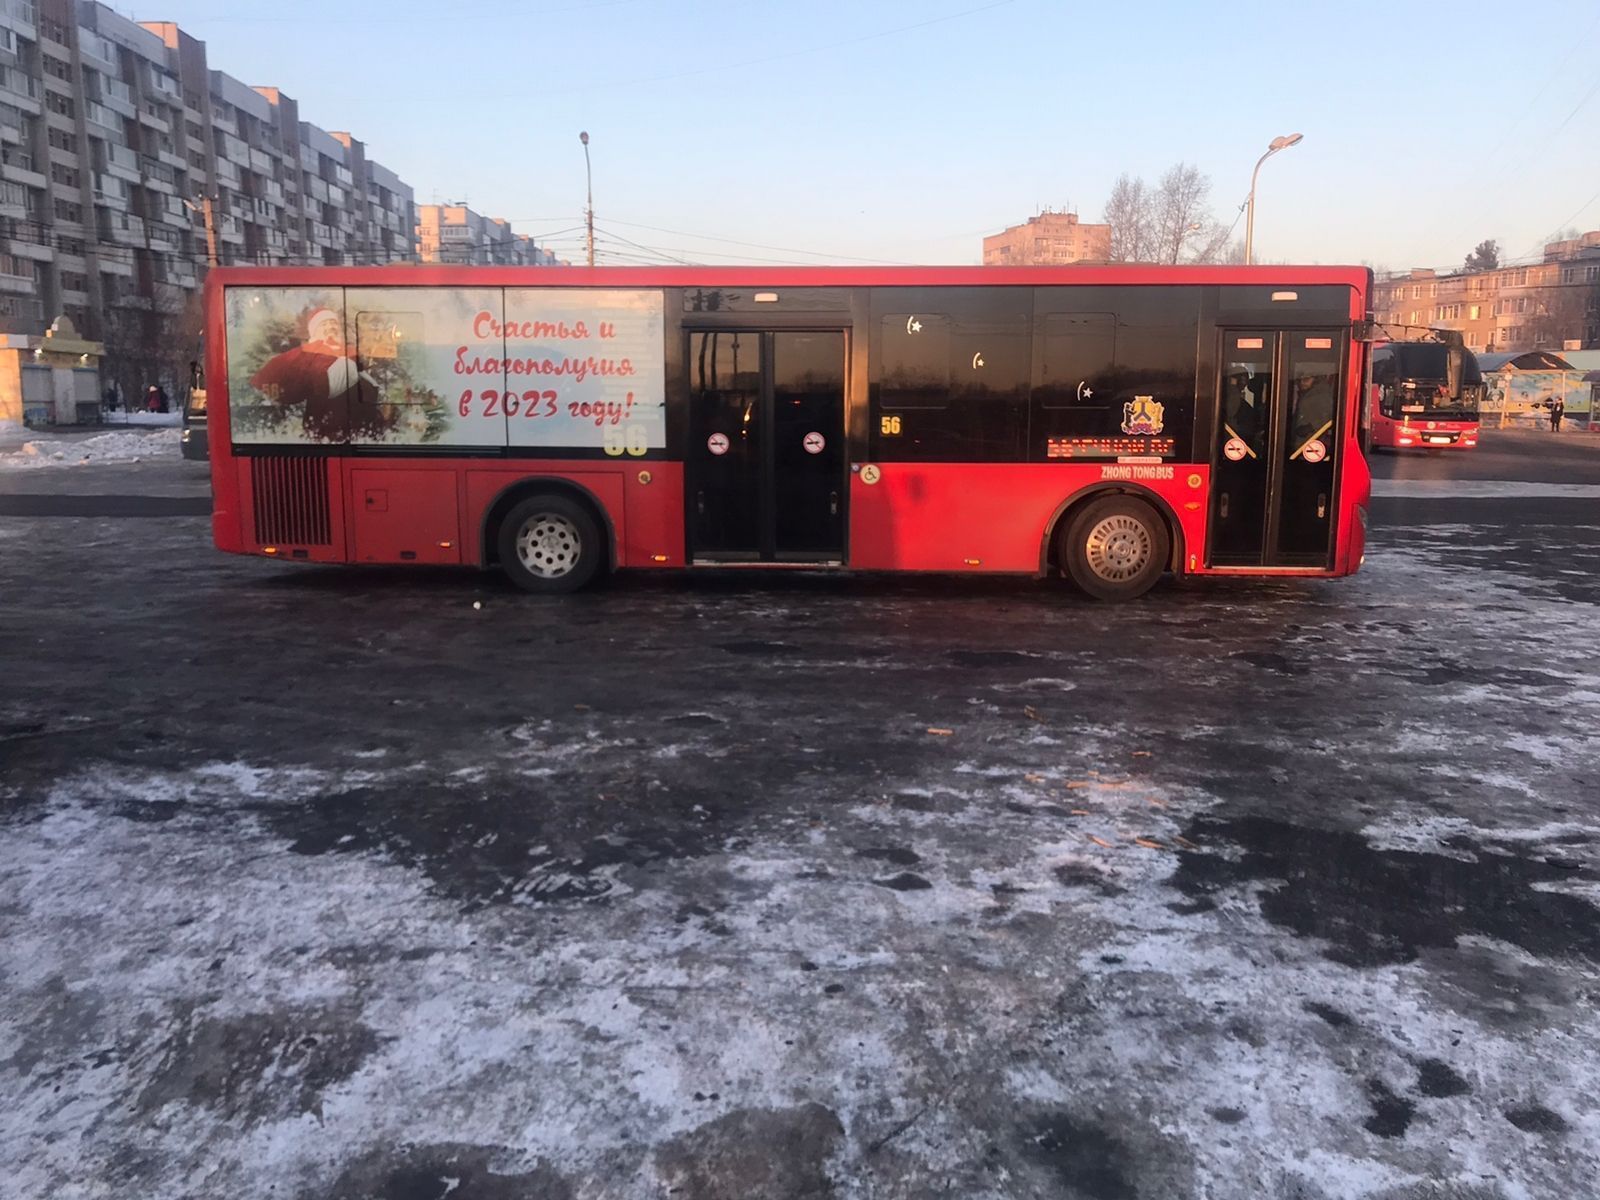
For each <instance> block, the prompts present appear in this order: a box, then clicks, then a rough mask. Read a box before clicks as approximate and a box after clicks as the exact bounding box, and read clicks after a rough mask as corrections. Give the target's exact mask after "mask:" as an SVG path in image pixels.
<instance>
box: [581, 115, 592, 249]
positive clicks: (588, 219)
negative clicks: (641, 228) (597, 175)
mask: <svg viewBox="0 0 1600 1200" xmlns="http://www.w3.org/2000/svg"><path fill="white" fill-rule="evenodd" d="M578 140H579V141H580V142H582V143H583V178H584V183H585V185H586V188H587V191H588V197H589V208H588V210H587V212H586V213H585V217H584V223H585V224H586V225H587V226H588V228H589V265H590V266H591V267H592V266H594V174H593V172H591V171H590V169H589V135H588V133H587V132H584V133H580V134H579V135H578Z"/></svg>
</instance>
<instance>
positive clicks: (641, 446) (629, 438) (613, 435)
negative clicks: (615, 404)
mask: <svg viewBox="0 0 1600 1200" xmlns="http://www.w3.org/2000/svg"><path fill="white" fill-rule="evenodd" d="M600 445H601V447H602V448H603V449H604V450H605V452H606V453H607V454H609V455H611V456H612V457H613V458H619V457H621V456H622V455H624V454H629V455H632V456H633V457H634V458H643V457H644V456H645V454H646V453H647V452H648V451H649V449H650V435H649V433H648V432H646V430H645V427H644V426H643V425H624V426H621V427H618V426H616V425H608V426H606V430H605V433H604V434H602V435H601V442H600Z"/></svg>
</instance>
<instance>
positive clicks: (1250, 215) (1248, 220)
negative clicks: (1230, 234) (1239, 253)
mask: <svg viewBox="0 0 1600 1200" xmlns="http://www.w3.org/2000/svg"><path fill="white" fill-rule="evenodd" d="M1302 137H1304V135H1303V134H1299V133H1290V134H1285V135H1284V136H1283V137H1275V138H1273V139H1272V141H1271V142H1269V143H1268V144H1267V152H1266V153H1265V154H1263V155H1262V156H1261V157H1260V158H1258V159H1256V169H1255V170H1254V171H1252V172H1251V173H1250V195H1249V197H1248V198H1247V199H1246V200H1245V218H1244V261H1245V265H1246V266H1248V265H1249V264H1250V261H1251V259H1250V252H1251V250H1252V248H1253V247H1254V244H1255V234H1256V176H1257V175H1259V174H1261V164H1262V163H1264V162H1266V161H1267V159H1269V158H1271V157H1272V156H1273V155H1274V154H1276V153H1277V152H1278V151H1279V150H1287V149H1288V148H1289V147H1290V146H1293V145H1296V144H1298V143H1299V142H1300V140H1301V138H1302Z"/></svg>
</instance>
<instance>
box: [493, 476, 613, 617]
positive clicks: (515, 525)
mask: <svg viewBox="0 0 1600 1200" xmlns="http://www.w3.org/2000/svg"><path fill="white" fill-rule="evenodd" d="M499 549H500V566H501V567H502V568H503V569H504V570H505V573H506V574H507V575H508V576H510V578H511V582H512V583H514V584H516V585H517V586H518V587H520V588H522V589H523V590H524V591H529V592H539V593H543V594H545V595H554V594H559V593H562V592H575V591H577V590H578V589H579V588H581V587H582V586H583V585H584V584H586V583H588V582H589V581H590V580H591V579H593V578H594V575H595V572H596V571H598V570H599V569H600V562H601V559H602V558H603V557H604V555H605V537H604V535H603V534H602V533H601V532H600V525H599V523H598V522H597V521H596V520H595V519H594V516H593V514H591V513H590V512H589V510H588V508H587V507H585V506H584V505H583V504H580V503H579V502H578V501H576V500H573V499H571V498H570V497H568V496H558V495H554V494H551V495H544V496H530V497H529V498H528V499H526V500H523V501H522V502H521V503H519V504H518V505H517V506H516V507H515V508H513V509H512V510H511V511H510V512H509V513H507V514H506V519H505V520H504V521H502V522H501V523H500V545H499Z"/></svg>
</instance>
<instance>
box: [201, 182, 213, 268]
mask: <svg viewBox="0 0 1600 1200" xmlns="http://www.w3.org/2000/svg"><path fill="white" fill-rule="evenodd" d="M200 205H201V211H202V212H203V213H204V214H205V218H206V262H207V263H208V264H209V265H210V266H213V267H214V266H216V265H217V222H216V218H215V217H213V216H212V213H211V197H210V196H202V197H200Z"/></svg>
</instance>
